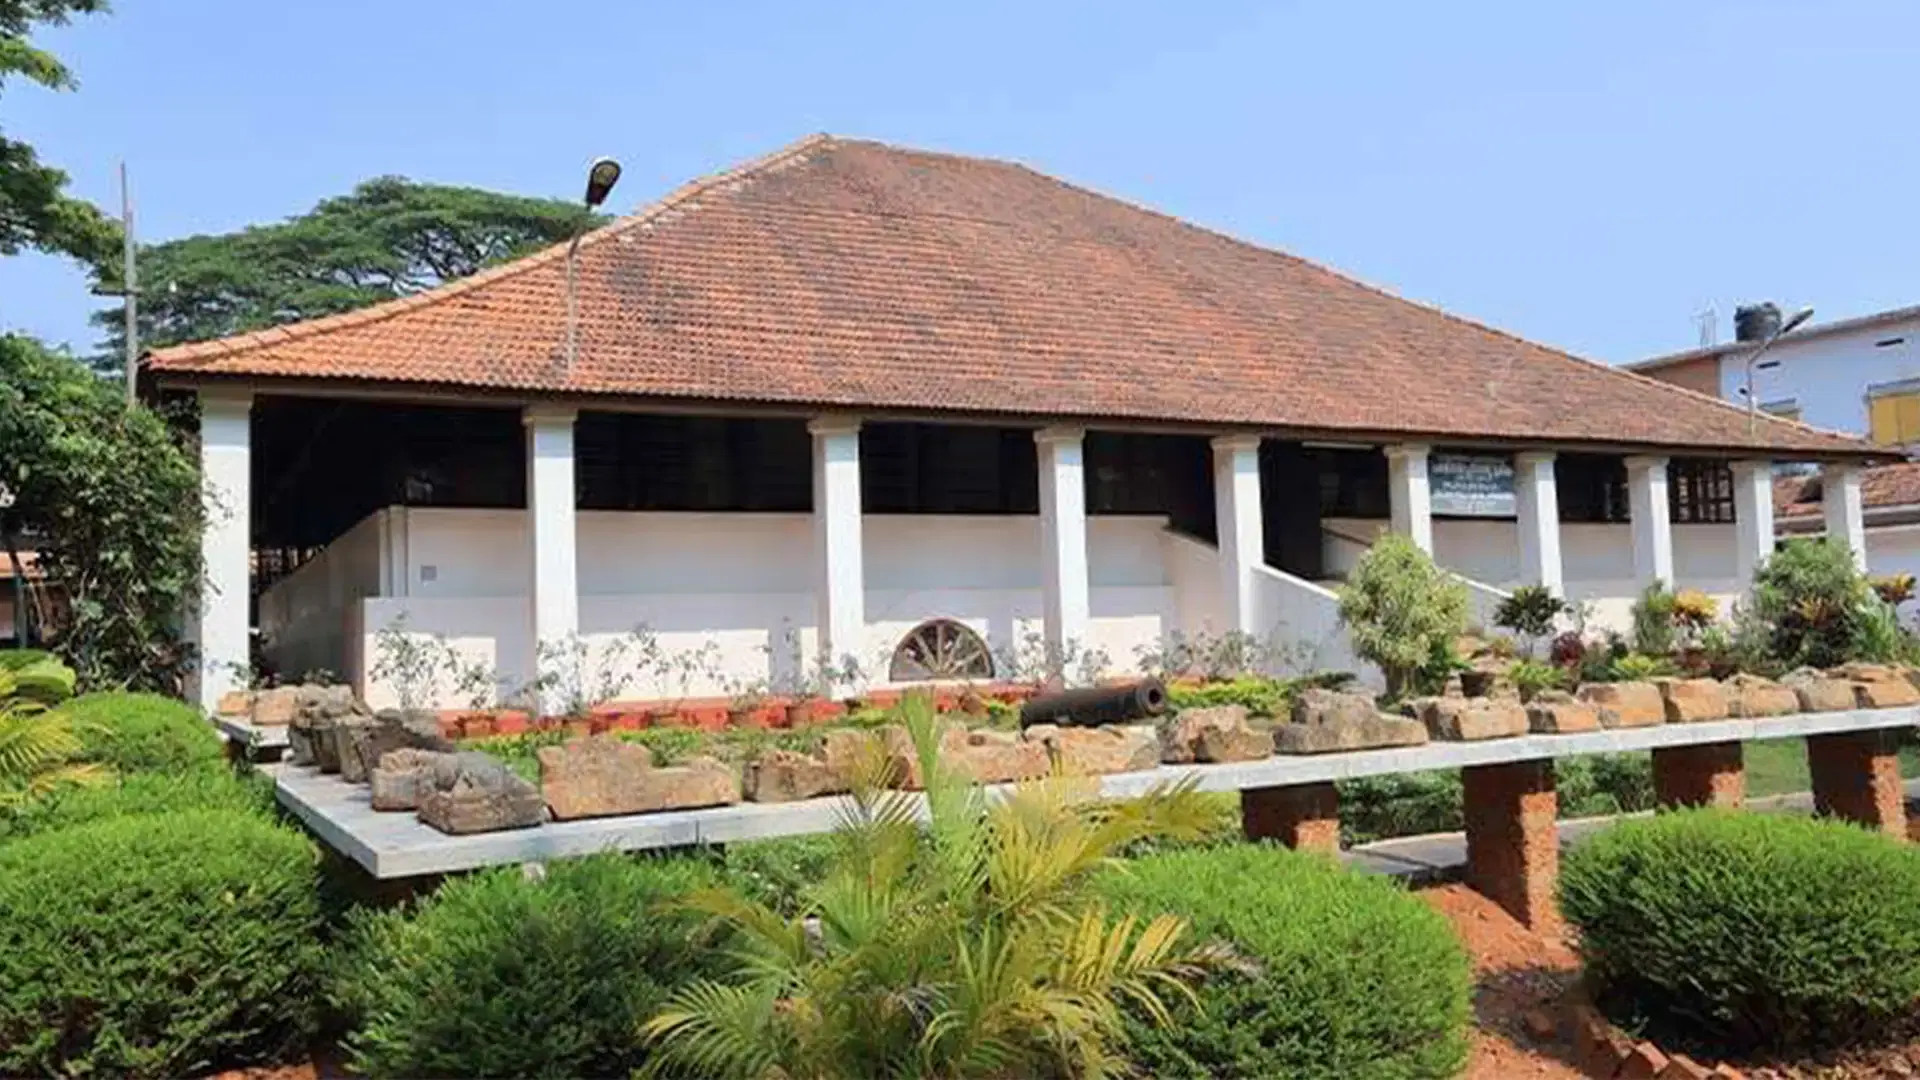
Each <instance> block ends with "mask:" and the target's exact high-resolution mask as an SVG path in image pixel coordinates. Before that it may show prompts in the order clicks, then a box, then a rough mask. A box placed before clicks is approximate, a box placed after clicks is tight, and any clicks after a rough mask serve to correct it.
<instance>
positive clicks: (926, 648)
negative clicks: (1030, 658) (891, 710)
mask: <svg viewBox="0 0 1920 1080" xmlns="http://www.w3.org/2000/svg"><path fill="white" fill-rule="evenodd" d="M887 677H888V678H889V679H890V680H891V681H893V682H928V681H931V680H935V679H990V678H992V677H993V654H992V652H991V651H989V650H988V648H987V643H986V642H985V641H983V640H981V638H980V635H979V634H976V633H974V632H973V631H972V630H969V629H967V628H966V627H965V626H962V625H961V624H960V623H957V622H954V621H953V620H952V619H932V620H929V621H927V622H924V623H921V624H920V625H919V626H916V627H914V628H913V630H912V631H911V632H910V633H908V634H907V636H906V637H904V638H902V639H901V641H900V645H899V646H898V647H897V648H895V649H894V650H893V663H892V664H891V665H890V666H889V668H888V671H887Z"/></svg>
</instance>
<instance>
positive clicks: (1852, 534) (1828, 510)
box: [1820, 465, 1867, 573]
mask: <svg viewBox="0 0 1920 1080" xmlns="http://www.w3.org/2000/svg"><path fill="white" fill-rule="evenodd" d="M1820 508H1821V511H1822V512H1823V513H1824V514H1825V515H1826V519H1827V538H1828V539H1829V540H1832V541H1835V542H1837V543H1842V544H1845V545H1847V549H1848V550H1849V551H1852V552H1853V563H1854V565H1855V566H1858V567H1859V568H1860V570H1861V572H1862V573H1865V572H1866V569H1867V527H1866V521H1865V519H1864V517H1863V511H1862V509H1861V502H1860V469H1859V467H1858V466H1854V465H1827V466H1824V467H1822V468H1821V470H1820Z"/></svg>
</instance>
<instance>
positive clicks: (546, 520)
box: [522, 405, 580, 713]
mask: <svg viewBox="0 0 1920 1080" xmlns="http://www.w3.org/2000/svg"><path fill="white" fill-rule="evenodd" d="M574 416H575V413H574V410H572V409H563V408H557V407H553V406H545V405H530V406H528V407H527V410H526V412H525V414H524V415H523V416H522V420H523V421H524V422H525V423H526V426H527V539H528V548H529V550H530V551H531V552H532V554H533V573H532V577H531V579H530V581H531V584H532V588H533V592H532V596H531V597H530V598H529V603H528V605H527V607H528V613H529V619H530V623H529V630H528V633H529V639H528V640H529V647H530V648H531V649H532V650H533V655H532V661H533V671H534V673H535V674H536V675H537V674H542V672H540V670H539V663H540V660H539V658H540V647H541V646H542V645H545V646H547V647H548V648H550V649H552V648H565V647H566V646H567V644H568V642H569V641H570V639H572V638H573V637H574V635H575V634H577V633H578V632H579V630H580V575H579V569H578V567H579V562H578V559H579V556H578V554H577V549H576V545H575V532H574V504H575V497H574V487H573V421H574ZM561 696H562V694H561V688H559V687H553V688H550V689H549V690H548V691H547V692H546V693H545V694H543V695H542V698H541V702H540V706H541V709H542V711H545V712H548V713H552V712H555V711H557V710H558V709H559V708H560V707H561V704H562V703H561V700H560V699H561Z"/></svg>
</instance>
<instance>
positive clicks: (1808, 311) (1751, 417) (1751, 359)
mask: <svg viewBox="0 0 1920 1080" xmlns="http://www.w3.org/2000/svg"><path fill="white" fill-rule="evenodd" d="M1811 318H1813V309H1812V308H1810V307H1803V308H1801V309H1800V310H1799V311H1796V312H1794V313H1793V314H1791V315H1789V316H1787V320H1786V321H1785V322H1783V323H1781V324H1780V328H1779V329H1777V330H1775V331H1774V332H1773V333H1771V334H1768V335H1767V337H1766V340H1765V341H1762V342H1761V343H1760V347H1759V348H1757V349H1755V350H1753V351H1752V352H1750V353H1748V354H1747V438H1749V439H1752V438H1754V437H1755V436H1756V435H1758V434H1759V433H1760V399H1759V398H1757V397H1755V396H1754V393H1753V367H1754V364H1755V363H1757V362H1758V361H1759V359H1760V356H1761V354H1763V353H1765V352H1766V351H1767V350H1768V349H1771V348H1773V343H1774V342H1776V341H1779V340H1780V339H1781V338H1783V337H1785V336H1786V335H1788V334H1790V333H1792V332H1793V331H1794V330H1796V329H1798V328H1799V326H1800V324H1801V323H1803V322H1806V321H1807V320H1808V319H1811Z"/></svg>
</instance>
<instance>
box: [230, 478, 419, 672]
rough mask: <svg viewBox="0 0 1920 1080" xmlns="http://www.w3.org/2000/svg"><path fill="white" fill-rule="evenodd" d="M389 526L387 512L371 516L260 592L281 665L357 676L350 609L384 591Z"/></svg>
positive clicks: (265, 631) (271, 648)
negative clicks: (351, 647)
mask: <svg viewBox="0 0 1920 1080" xmlns="http://www.w3.org/2000/svg"><path fill="white" fill-rule="evenodd" d="M387 529H388V512H386V511H381V512H380V513H376V514H373V515H371V516H369V517H367V518H366V519H364V520H362V521H361V522H360V523H359V524H358V525H355V526H354V527H353V528H351V529H349V530H347V531H346V532H345V533H343V534H342V535H341V536H340V537H339V538H338V539H336V540H334V542H333V543H331V544H329V545H327V547H326V549H325V550H324V551H322V552H320V554H318V555H316V556H314V557H313V558H312V559H310V560H308V561H307V562H306V563H305V564H304V565H302V566H301V567H300V569H298V570H296V571H294V572H293V573H292V574H289V575H288V576H287V577H285V578H283V579H281V580H280V581H277V582H275V583H274V585H273V587H272V588H270V589H268V590H267V591H266V592H264V593H262V594H261V596H260V610H259V619H258V622H259V628H260V632H261V634H262V635H263V636H264V637H265V639H266V641H267V647H268V652H269V654H270V655H271V656H273V657H274V659H275V660H276V662H277V663H278V664H279V666H280V668H281V670H282V671H284V672H287V673H289V674H292V675H299V674H301V673H303V672H307V671H312V670H316V669H322V668H324V669H326V670H328V671H332V672H334V673H335V674H337V675H340V676H342V677H343V678H348V679H353V678H356V677H357V675H358V672H357V670H356V660H355V658H354V657H353V656H352V655H350V650H349V648H348V642H349V640H350V636H349V634H348V632H347V622H346V618H347V613H348V612H349V611H354V610H357V609H358V605H359V601H360V599H361V598H363V597H367V596H374V595H377V594H378V593H379V592H380V586H381V580H380V579H381V573H382V571H381V567H382V551H381V544H382V542H383V541H384V539H385V537H386V535H387Z"/></svg>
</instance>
